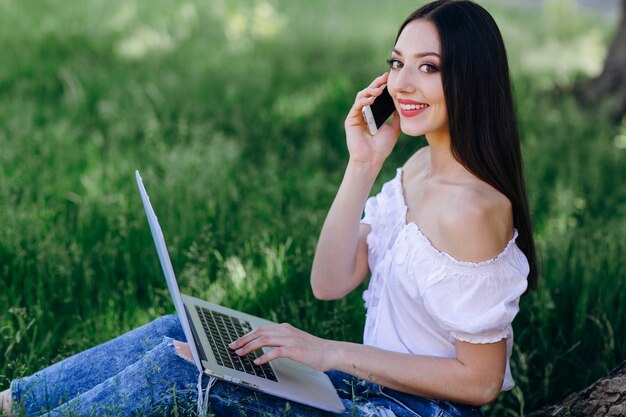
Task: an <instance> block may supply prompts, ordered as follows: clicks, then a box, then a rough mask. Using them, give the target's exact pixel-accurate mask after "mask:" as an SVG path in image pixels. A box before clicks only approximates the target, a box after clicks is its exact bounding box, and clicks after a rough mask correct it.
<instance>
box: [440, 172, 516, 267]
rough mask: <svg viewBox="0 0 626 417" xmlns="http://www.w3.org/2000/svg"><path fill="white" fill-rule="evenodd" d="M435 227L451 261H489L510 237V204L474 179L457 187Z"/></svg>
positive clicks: (511, 210)
mask: <svg viewBox="0 0 626 417" xmlns="http://www.w3.org/2000/svg"><path fill="white" fill-rule="evenodd" d="M439 227H440V230H441V236H442V238H443V239H444V241H445V244H446V247H448V248H449V250H450V251H451V252H452V253H451V255H452V256H454V257H455V258H457V259H459V260H462V261H468V262H481V261H484V260H487V259H492V258H494V257H496V256H497V255H498V254H500V252H502V250H503V249H504V248H505V246H506V244H507V243H508V241H509V240H510V239H511V237H512V233H513V209H512V205H511V202H510V201H509V199H508V198H507V197H506V196H505V195H504V194H502V193H501V192H500V191H498V190H496V189H495V188H494V187H492V186H491V185H489V184H487V183H485V182H483V181H481V180H479V179H475V180H472V181H469V182H467V183H464V184H463V185H459V187H458V190H457V192H456V193H455V196H454V198H452V199H450V200H448V204H446V205H445V207H443V209H442V211H441V215H440V223H439Z"/></svg>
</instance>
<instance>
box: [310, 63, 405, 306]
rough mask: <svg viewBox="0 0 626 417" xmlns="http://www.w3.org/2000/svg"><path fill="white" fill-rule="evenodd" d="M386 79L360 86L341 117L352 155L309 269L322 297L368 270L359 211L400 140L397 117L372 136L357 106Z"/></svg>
mask: <svg viewBox="0 0 626 417" xmlns="http://www.w3.org/2000/svg"><path fill="white" fill-rule="evenodd" d="M386 82H387V73H385V74H383V75H382V76H380V77H378V78H376V79H375V80H374V81H373V82H372V84H370V86H369V87H367V88H366V89H364V90H363V91H361V92H359V93H358V94H357V97H356V100H355V102H354V105H353V106H352V108H351V109H350V112H349V113H348V116H347V118H346V121H345V129H346V142H347V145H348V151H349V153H350V161H349V162H348V166H347V168H346V171H345V174H344V177H343V181H342V182H341V185H340V187H339V191H338V192H337V196H336V197H335V200H334V202H333V204H332V206H331V208H330V210H329V211H328V215H327V217H326V220H325V222H324V226H323V227H322V231H321V233H320V237H319V241H318V243H317V248H316V251H315V257H314V259H313V267H312V269H311V288H312V289H313V294H314V295H315V297H317V298H320V299H336V298H341V297H343V296H344V295H346V294H347V293H349V292H350V291H352V290H353V289H354V288H355V287H356V286H358V285H359V284H360V283H361V282H362V281H363V279H364V278H365V277H366V276H367V274H368V272H369V267H368V264H367V243H366V237H367V234H368V233H369V231H370V228H369V226H365V225H360V219H361V214H362V213H363V207H364V206H365V201H366V199H367V197H368V195H369V193H370V191H371V189H372V185H373V184H374V180H375V179H376V177H377V176H378V173H379V172H380V169H381V167H382V165H383V162H384V161H385V159H386V158H387V157H388V156H389V154H390V153H391V150H392V149H393V147H394V145H395V144H396V141H397V140H398V136H399V134H400V122H399V120H398V118H397V117H394V120H393V122H392V123H391V124H390V125H385V126H382V127H381V129H379V131H378V133H377V134H376V135H374V136H371V135H370V134H369V132H368V129H367V125H366V124H365V122H364V120H363V117H362V116H361V110H362V109H363V107H364V106H367V105H370V104H372V103H373V102H374V99H375V98H376V97H377V96H378V95H380V93H381V91H382V89H381V88H380V87H381V86H382V85H383V84H384V83H386Z"/></svg>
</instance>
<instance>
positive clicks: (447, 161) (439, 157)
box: [426, 132, 468, 179]
mask: <svg viewBox="0 0 626 417" xmlns="http://www.w3.org/2000/svg"><path fill="white" fill-rule="evenodd" d="M426 141H427V142H428V145H429V148H430V169H429V172H428V177H429V178H431V179H432V178H451V177H457V176H459V175H463V176H465V175H466V174H467V173H468V171H467V169H466V168H465V167H464V166H463V165H462V164H461V163H460V162H459V161H457V160H456V158H455V157H454V155H452V147H451V144H450V133H449V132H445V133H440V134H434V133H433V134H427V135H426Z"/></svg>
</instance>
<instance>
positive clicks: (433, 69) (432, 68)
mask: <svg viewBox="0 0 626 417" xmlns="http://www.w3.org/2000/svg"><path fill="white" fill-rule="evenodd" d="M419 70H420V71H423V72H437V71H439V68H437V67H436V66H434V65H431V64H422V65H420V67H419Z"/></svg>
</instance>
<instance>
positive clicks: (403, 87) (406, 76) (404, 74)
mask: <svg viewBox="0 0 626 417" xmlns="http://www.w3.org/2000/svg"><path fill="white" fill-rule="evenodd" d="M395 75H396V76H395V77H394V80H393V84H394V85H393V87H394V89H395V90H396V91H398V92H403V93H413V92H415V88H416V86H415V79H414V78H415V77H413V74H412V73H411V70H410V68H407V67H404V68H401V69H400V70H399V71H397V72H396V74H395Z"/></svg>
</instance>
